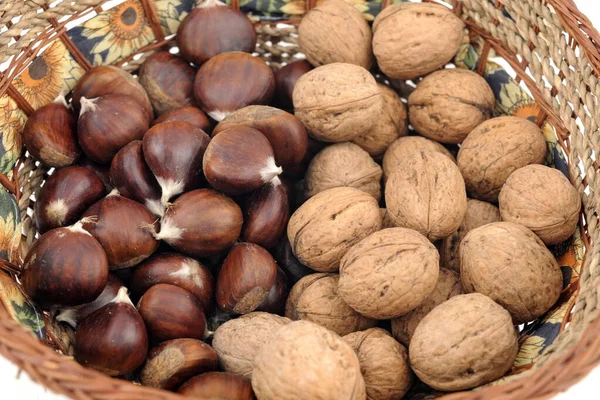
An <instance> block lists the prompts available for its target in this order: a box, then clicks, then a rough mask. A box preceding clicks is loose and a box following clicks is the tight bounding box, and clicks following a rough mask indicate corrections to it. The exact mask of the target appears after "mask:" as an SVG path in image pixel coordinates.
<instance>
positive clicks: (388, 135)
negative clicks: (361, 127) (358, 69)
mask: <svg viewBox="0 0 600 400" xmlns="http://www.w3.org/2000/svg"><path fill="white" fill-rule="evenodd" d="M377 86H378V87H379V90H380V91H381V96H382V97H383V106H382V107H381V110H380V111H379V113H380V114H379V118H378V119H377V121H375V124H373V127H372V128H371V129H370V130H369V131H368V132H367V133H365V134H363V135H360V136H357V137H355V138H354V139H353V140H352V141H353V142H354V143H356V144H357V145H359V146H360V147H361V148H362V149H363V150H365V151H366V152H367V153H369V154H370V155H371V156H372V157H374V158H378V157H381V156H383V153H385V151H386V149H387V148H388V147H389V146H390V144H392V143H393V142H394V140H396V139H398V138H399V137H401V136H405V135H406V134H407V133H408V121H407V119H408V115H407V114H406V106H405V105H404V103H402V100H401V99H400V96H398V93H396V92H395V91H394V90H393V89H390V88H389V87H387V86H385V85H382V84H380V83H378V84H377Z"/></svg>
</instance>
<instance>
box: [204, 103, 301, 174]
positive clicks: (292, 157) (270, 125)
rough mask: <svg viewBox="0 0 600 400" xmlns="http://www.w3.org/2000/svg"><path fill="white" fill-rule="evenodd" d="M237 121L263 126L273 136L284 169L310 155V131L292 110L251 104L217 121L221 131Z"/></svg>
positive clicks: (218, 128) (263, 132)
mask: <svg viewBox="0 0 600 400" xmlns="http://www.w3.org/2000/svg"><path fill="white" fill-rule="evenodd" d="M235 125H244V126H249V127H250V128H254V129H256V130H259V131H260V132H261V133H262V134H263V135H265V136H266V138H267V139H269V143H271V147H273V152H274V153H275V162H276V163H277V164H278V165H281V167H282V168H283V170H284V171H286V170H287V169H288V168H295V167H298V166H299V164H300V163H301V162H302V160H303V159H304V156H305V155H306V148H307V142H308V135H307V133H306V129H305V128H304V125H302V122H300V121H299V120H298V118H296V117H294V116H293V115H292V114H290V113H288V112H285V111H282V110H279V109H277V108H274V107H269V106H248V107H244V108H241V109H239V110H237V111H234V112H233V113H231V114H230V115H229V116H227V118H225V119H224V120H223V121H221V122H220V123H219V125H217V126H216V127H215V129H214V131H213V133H212V135H213V136H214V135H216V134H217V133H219V132H221V131H224V130H226V129H228V128H231V127H232V126H235Z"/></svg>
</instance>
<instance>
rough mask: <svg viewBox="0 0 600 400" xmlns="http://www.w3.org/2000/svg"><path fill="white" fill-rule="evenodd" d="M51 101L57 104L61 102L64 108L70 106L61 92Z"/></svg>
mask: <svg viewBox="0 0 600 400" xmlns="http://www.w3.org/2000/svg"><path fill="white" fill-rule="evenodd" d="M53 103H59V104H62V105H63V106H65V107H66V108H70V107H69V104H68V103H67V99H66V98H65V95H64V94H63V93H61V94H59V95H58V96H56V98H55V99H54V101H53Z"/></svg>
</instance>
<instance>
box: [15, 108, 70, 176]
mask: <svg viewBox="0 0 600 400" xmlns="http://www.w3.org/2000/svg"><path fill="white" fill-rule="evenodd" d="M23 143H25V147H27V151H29V153H30V154H31V155H32V156H33V157H34V158H35V159H36V160H39V161H41V162H42V163H44V164H46V165H48V166H49V167H66V166H68V165H71V164H73V163H74V162H75V160H77V158H78V157H79V155H80V154H81V150H80V149H79V145H78V144H77V132H76V123H75V117H74V116H73V114H71V111H70V110H69V109H68V108H67V103H66V101H65V98H64V97H63V96H60V97H59V98H58V99H56V100H55V101H54V102H52V103H49V104H46V105H45V106H42V107H40V108H38V109H37V110H35V111H34V112H33V113H32V114H31V115H30V116H29V118H28V119H27V122H26V123H25V127H24V128H23Z"/></svg>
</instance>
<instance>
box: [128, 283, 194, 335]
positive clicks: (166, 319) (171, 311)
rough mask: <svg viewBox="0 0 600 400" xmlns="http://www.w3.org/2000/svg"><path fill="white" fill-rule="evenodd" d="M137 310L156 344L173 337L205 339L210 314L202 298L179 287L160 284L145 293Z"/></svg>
mask: <svg viewBox="0 0 600 400" xmlns="http://www.w3.org/2000/svg"><path fill="white" fill-rule="evenodd" d="M137 309H138V311H139V313H140V315H141V316H142V319H143V320H144V323H145V324H146V328H147V329H148V334H149V335H150V339H151V340H152V342H153V343H160V342H164V341H166V340H171V339H180V338H193V339H202V338H204V335H205V333H206V317H205V316H204V312H203V311H202V304H200V302H199V301H198V299H197V298H196V297H195V296H194V295H192V294H191V293H190V292H188V291H187V290H185V289H182V288H180V287H179V286H175V285H169V284H166V283H159V284H157V285H154V286H152V287H151V288H150V289H148V290H147V291H146V293H144V295H143V296H142V298H141V299H140V301H139V302H138V305H137Z"/></svg>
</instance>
